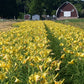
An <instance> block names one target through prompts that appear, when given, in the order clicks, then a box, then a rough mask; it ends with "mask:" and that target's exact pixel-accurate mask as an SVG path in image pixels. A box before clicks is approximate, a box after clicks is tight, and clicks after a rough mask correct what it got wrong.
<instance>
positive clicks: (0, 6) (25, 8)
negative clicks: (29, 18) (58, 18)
mask: <svg viewBox="0 0 84 84" xmlns="http://www.w3.org/2000/svg"><path fill="white" fill-rule="evenodd" d="M65 1H67V0H0V17H1V18H9V19H13V18H14V16H15V17H16V18H23V16H24V14H27V13H28V14H31V15H33V14H40V15H42V14H48V15H53V14H54V15H55V14H56V10H57V8H58V7H59V6H60V5H61V4H63V3H64V2H65ZM68 1H69V2H71V3H72V4H74V5H75V6H76V8H77V10H78V12H79V16H80V17H84V2H83V1H81V0H68Z"/></svg>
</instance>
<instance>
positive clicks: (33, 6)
mask: <svg viewBox="0 0 84 84" xmlns="http://www.w3.org/2000/svg"><path fill="white" fill-rule="evenodd" d="M42 11H43V10H42V0H32V1H31V3H30V7H29V13H30V14H32V15H33V14H39V15H41V14H42Z"/></svg>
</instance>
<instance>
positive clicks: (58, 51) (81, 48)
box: [0, 21, 84, 84]
mask: <svg viewBox="0 0 84 84" xmlns="http://www.w3.org/2000/svg"><path fill="white" fill-rule="evenodd" d="M13 26H14V27H15V28H14V29H11V30H10V31H8V32H0V84H63V83H64V84H84V81H83V79H84V30H83V29H79V28H75V27H72V26H70V25H68V26H66V25H63V24H60V23H55V22H53V21H24V22H18V23H15V24H13Z"/></svg>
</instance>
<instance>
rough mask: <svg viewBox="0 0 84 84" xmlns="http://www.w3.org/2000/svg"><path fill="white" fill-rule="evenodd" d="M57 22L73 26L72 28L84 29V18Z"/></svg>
mask: <svg viewBox="0 0 84 84" xmlns="http://www.w3.org/2000/svg"><path fill="white" fill-rule="evenodd" d="M56 22H57V23H62V24H65V25H72V26H75V27H79V28H83V29H84V18H79V19H67V20H60V21H56Z"/></svg>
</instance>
